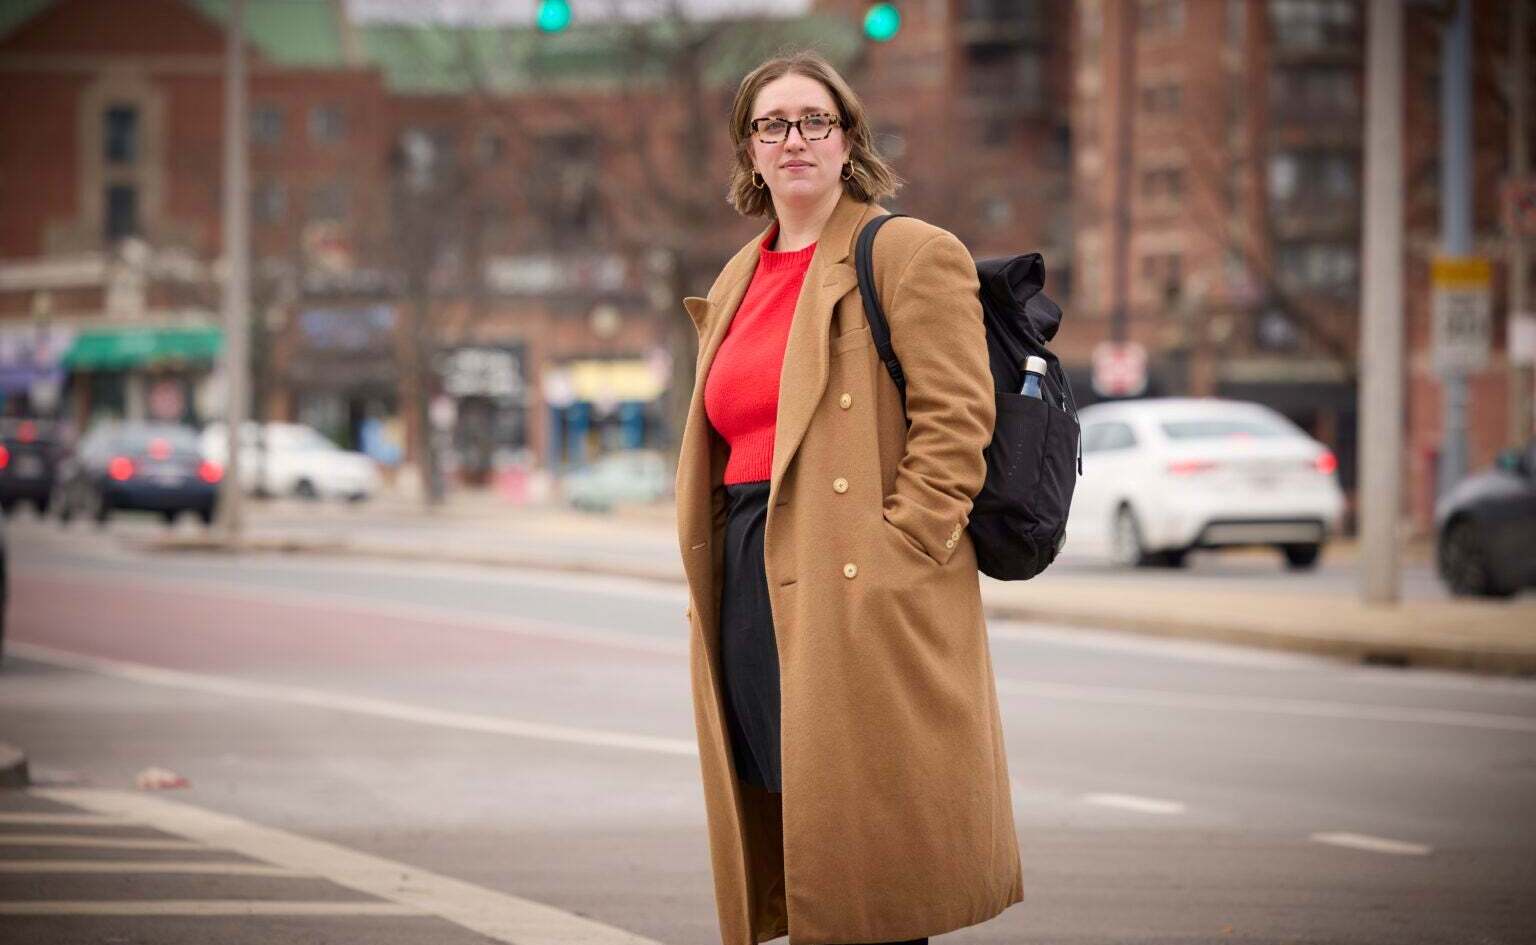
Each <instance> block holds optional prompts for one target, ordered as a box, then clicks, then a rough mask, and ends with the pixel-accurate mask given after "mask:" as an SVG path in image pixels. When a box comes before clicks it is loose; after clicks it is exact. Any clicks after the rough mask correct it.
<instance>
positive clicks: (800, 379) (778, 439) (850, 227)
mask: <svg viewBox="0 0 1536 945" xmlns="http://www.w3.org/2000/svg"><path fill="white" fill-rule="evenodd" d="M879 212H881V211H879V210H878V209H877V208H875V207H872V206H871V205H869V204H866V203H860V202H858V201H857V200H854V199H853V198H852V197H849V196H848V195H847V193H844V194H843V195H842V197H841V198H840V199H839V200H838V202H837V207H836V209H834V210H833V211H832V216H831V218H830V219H828V220H827V225H826V226H824V227H823V228H822V231H821V238H820V239H818V240H817V241H816V252H815V254H814V255H813V256H812V257H811V266H810V269H808V270H807V271H806V274H805V284H804V285H803V286H802V287H801V289H800V299H799V301H798V302H797V303H796V304H795V316H794V321H793V322H792V323H791V324H790V328H789V342H788V344H787V345H786V346H785V350H784V367H783V369H782V371H781V372H780V374H779V410H778V414H777V418H776V420H775V422H774V434H773V474H772V482H771V484H770V485H769V489H768V496H769V499H768V501H769V506H768V508H769V514H770V515H771V514H773V513H772V509H773V506H774V504H776V503H777V501H778V493H779V484H780V482H782V481H783V479H784V472H785V470H787V469H788V468H789V463H790V460H792V459H794V456H795V451H796V450H798V449H799V448H800V441H801V440H802V439H803V438H804V437H805V430H806V427H808V426H810V423H811V416H812V415H813V414H814V413H815V412H816V405H817V404H818V403H820V402H821V395H822V392H823V391H825V390H826V387H827V370H828V361H829V359H830V357H831V354H830V352H829V343H830V340H831V339H830V338H829V332H830V327H831V324H832V313H833V311H834V310H835V309H836V307H837V303H838V300H839V299H841V298H842V297H843V296H844V295H847V294H848V292H849V291H850V290H852V289H853V288H855V287H856V286H857V285H858V284H859V279H858V276H857V274H855V272H854V270H853V266H852V264H851V261H850V257H851V255H852V246H853V238H854V235H855V234H856V233H857V232H858V229H859V224H860V223H862V222H863V221H864V219H865V217H866V216H870V215H874V214H876V213H879Z"/></svg>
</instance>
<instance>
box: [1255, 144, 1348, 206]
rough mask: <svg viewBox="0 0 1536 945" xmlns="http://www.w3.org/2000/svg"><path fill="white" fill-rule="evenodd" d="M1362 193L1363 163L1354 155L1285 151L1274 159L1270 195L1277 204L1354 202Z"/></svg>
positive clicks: (1272, 157)
mask: <svg viewBox="0 0 1536 945" xmlns="http://www.w3.org/2000/svg"><path fill="white" fill-rule="evenodd" d="M1302 181H1306V185H1305V186H1303V185H1302ZM1359 193H1360V174H1359V160H1358V156H1357V155H1356V154H1355V153H1354V152H1351V151H1281V152H1279V153H1277V154H1274V155H1271V156H1270V159H1269V196H1270V199H1271V200H1273V201H1274V202H1275V203H1277V204H1287V203H1302V204H1318V203H1337V202H1342V201H1352V200H1354V199H1355V198H1356V197H1358V196H1359Z"/></svg>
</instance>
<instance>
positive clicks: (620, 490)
mask: <svg viewBox="0 0 1536 945" xmlns="http://www.w3.org/2000/svg"><path fill="white" fill-rule="evenodd" d="M562 488H563V489H564V492H565V501H567V502H569V503H570V504H571V505H572V506H573V507H574V508H578V509H584V510H586V511H590V512H606V511H608V510H609V509H611V508H613V507H614V506H615V505H627V504H632V503H644V502H655V501H657V500H658V499H662V498H665V497H666V496H667V494H668V493H669V492H670V491H671V489H672V477H671V475H670V474H669V473H668V471H667V461H666V459H665V458H664V457H663V456H662V455H661V454H660V453H658V452H655V451H654V450H626V451H624V452H620V453H610V454H608V455H607V456H604V457H602V458H600V459H598V460H597V461H595V462H593V463H592V464H591V465H589V466H586V467H584V468H582V469H578V470H576V471H575V472H572V473H569V474H567V475H566V477H565V479H564V480H563V482H562Z"/></svg>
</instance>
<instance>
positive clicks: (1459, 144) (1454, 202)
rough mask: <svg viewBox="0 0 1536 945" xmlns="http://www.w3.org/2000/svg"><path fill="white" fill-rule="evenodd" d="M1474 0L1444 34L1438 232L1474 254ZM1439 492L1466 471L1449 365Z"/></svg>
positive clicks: (1459, 5)
mask: <svg viewBox="0 0 1536 945" xmlns="http://www.w3.org/2000/svg"><path fill="white" fill-rule="evenodd" d="M1470 2H1471V0H1452V3H1454V7H1453V9H1452V11H1451V18H1450V20H1449V21H1448V22H1447V23H1446V25H1445V32H1444V34H1443V35H1442V36H1441V40H1440V65H1441V68H1440V238H1441V241H1442V243H1443V245H1444V252H1445V255H1447V256H1451V257H1461V258H1464V257H1467V256H1470V255H1471V254H1472V153H1471V152H1472V147H1471V145H1472V127H1471V117H1472V14H1471V11H1470V9H1469V4H1470ZM1442 384H1443V388H1444V409H1443V417H1444V422H1443V428H1442V436H1443V439H1442V441H1441V445H1440V469H1439V475H1438V477H1437V479H1438V482H1437V488H1436V494H1437V495H1442V496H1443V495H1445V494H1446V492H1447V491H1449V490H1450V489H1451V487H1452V486H1454V485H1456V483H1457V482H1459V481H1461V477H1462V476H1464V475H1466V472H1467V374H1466V370H1465V369H1464V368H1461V367H1457V366H1455V365H1447V366H1446V367H1445V369H1444V373H1443V375H1442Z"/></svg>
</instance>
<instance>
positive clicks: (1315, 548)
mask: <svg viewBox="0 0 1536 945" xmlns="http://www.w3.org/2000/svg"><path fill="white" fill-rule="evenodd" d="M1280 553H1281V554H1283V555H1285V566H1286V567H1287V568H1290V569H1291V570H1292V571H1310V570H1312V569H1313V568H1315V567H1317V559H1318V558H1319V557H1321V556H1322V553H1323V546H1322V545H1281V546H1280Z"/></svg>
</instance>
